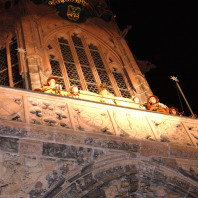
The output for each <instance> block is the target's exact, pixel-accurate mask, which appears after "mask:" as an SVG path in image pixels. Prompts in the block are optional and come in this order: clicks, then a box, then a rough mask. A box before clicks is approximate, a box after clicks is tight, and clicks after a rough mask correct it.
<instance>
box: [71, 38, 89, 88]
mask: <svg viewBox="0 0 198 198" xmlns="http://www.w3.org/2000/svg"><path fill="white" fill-rule="evenodd" d="M68 41H69V46H70V49H71V52H72V55H73V58H74V63H75V66H76V69H77V72H78V75H79V78H80V82H81V86H82V89H83V90H88V89H87V85H86V82H85V78H84V75H83V72H82V69H81V65H80V62H79V60H78V56H77V53H76V49H75V46H74V43H73V41H72V38H71V36H70V35H69V37H68Z"/></svg>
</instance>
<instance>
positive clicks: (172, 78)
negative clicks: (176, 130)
mask: <svg viewBox="0 0 198 198" xmlns="http://www.w3.org/2000/svg"><path fill="white" fill-rule="evenodd" d="M170 79H171V80H173V81H175V82H176V85H177V87H178V88H179V91H180V92H181V94H182V96H183V98H184V101H185V102H186V104H187V106H188V108H189V110H190V112H191V114H192V116H193V118H195V115H194V113H193V111H192V109H191V107H190V105H189V103H188V101H187V99H186V97H185V95H184V93H183V91H182V89H181V87H180V86H179V80H178V79H177V77H175V76H171V78H170Z"/></svg>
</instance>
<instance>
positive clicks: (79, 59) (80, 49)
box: [0, 0, 198, 198]
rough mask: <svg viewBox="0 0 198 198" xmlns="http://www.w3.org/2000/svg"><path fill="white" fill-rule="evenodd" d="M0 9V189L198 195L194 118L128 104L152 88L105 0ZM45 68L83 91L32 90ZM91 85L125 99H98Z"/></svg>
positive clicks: (23, 2) (22, 1) (36, 2)
mask: <svg viewBox="0 0 198 198" xmlns="http://www.w3.org/2000/svg"><path fill="white" fill-rule="evenodd" d="M0 16H1V17H0V22H1V26H0V198H5V197H9V198H15V197H17V198H21V197H23V198H26V197H27V198H28V197H30V198H40V197H43V198H44V197H45V198H52V197H56V198H73V197H83V198H95V197H98V198H99V197H101V198H102V197H104V198H111V197H112V198H114V197H116V198H118V197H120V198H121V197H126V198H129V197H145V198H146V197H167V198H168V197H178V198H180V197H189V198H190V197H197V196H198V161H197V157H198V151H197V145H198V121H197V119H192V118H187V117H181V116H174V115H166V114H162V113H156V112H149V111H146V110H145V109H141V108H133V106H130V102H129V101H131V99H132V98H134V97H135V96H136V97H138V98H139V99H140V103H142V104H144V103H146V102H147V99H148V97H149V96H151V95H153V94H152V91H151V89H150V87H149V85H148V83H147V81H146V79H145V77H144V75H143V74H142V73H141V71H140V69H139V67H138V65H137V62H136V60H135V58H134V56H133V54H132V52H131V51H130V49H129V47H128V45H127V42H126V40H125V39H124V35H125V33H126V32H127V30H125V31H120V30H119V28H118V26H117V24H116V23H115V21H114V15H113V13H112V12H111V10H110V9H109V7H108V2H107V1H105V0H100V1H98V0H89V1H88V0H50V1H45V0H43V1H42V0H32V1H30V0H10V1H6V2H5V1H3V0H2V1H0ZM49 77H55V78H56V80H57V82H58V84H59V85H61V87H62V89H63V90H64V91H65V93H69V92H70V91H71V87H72V86H74V85H75V86H77V87H78V89H79V90H80V91H81V92H80V93H84V94H85V95H86V94H87V97H85V98H83V97H81V98H74V97H65V96H64V95H61V94H58V95H57V94H46V93H41V92H38V90H40V89H42V87H43V86H46V83H47V80H48V79H49ZM101 84H105V85H106V86H107V88H108V90H109V92H110V93H111V94H112V95H113V96H114V97H115V98H116V99H117V101H119V100H124V99H125V100H124V101H125V103H127V101H128V103H129V105H114V104H112V103H108V104H107V103H100V102H98V100H97V99H96V98H97V97H96V96H98V95H99V93H100V86H101ZM117 104H118V103H117Z"/></svg>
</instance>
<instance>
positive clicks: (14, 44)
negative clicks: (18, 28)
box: [10, 40, 18, 65]
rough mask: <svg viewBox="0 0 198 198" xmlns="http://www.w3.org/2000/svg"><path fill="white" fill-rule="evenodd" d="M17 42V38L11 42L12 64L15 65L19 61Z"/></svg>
mask: <svg viewBox="0 0 198 198" xmlns="http://www.w3.org/2000/svg"><path fill="white" fill-rule="evenodd" d="M17 48H18V47H17V42H16V40H13V42H12V43H10V56H11V64H12V65H14V64H16V63H18V58H17Z"/></svg>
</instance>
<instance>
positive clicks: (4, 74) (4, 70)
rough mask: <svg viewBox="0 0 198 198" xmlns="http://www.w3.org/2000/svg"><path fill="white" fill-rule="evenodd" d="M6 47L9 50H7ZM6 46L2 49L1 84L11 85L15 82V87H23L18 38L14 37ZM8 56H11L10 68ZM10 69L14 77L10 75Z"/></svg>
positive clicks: (0, 54) (0, 59)
mask: <svg viewBox="0 0 198 198" xmlns="http://www.w3.org/2000/svg"><path fill="white" fill-rule="evenodd" d="M6 47H8V48H9V50H6ZM6 47H4V48H1V49H0V85H5V86H9V85H10V84H13V87H18V88H23V79H22V76H21V75H20V74H19V66H18V58H17V48H18V47H17V41H16V38H15V37H14V38H12V40H11V42H10V43H9V45H6ZM8 56H9V57H10V58H11V61H10V66H11V67H10V68H8ZM9 69H10V73H11V74H12V75H11V76H12V77H11V76H10V77H9ZM10 82H12V83H10Z"/></svg>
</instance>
